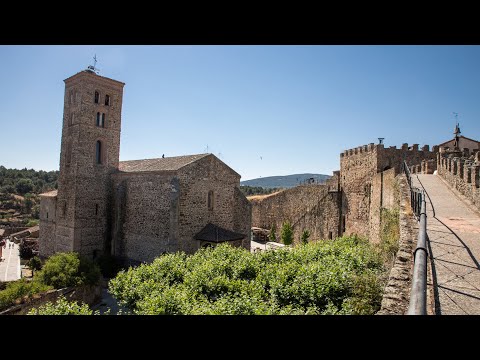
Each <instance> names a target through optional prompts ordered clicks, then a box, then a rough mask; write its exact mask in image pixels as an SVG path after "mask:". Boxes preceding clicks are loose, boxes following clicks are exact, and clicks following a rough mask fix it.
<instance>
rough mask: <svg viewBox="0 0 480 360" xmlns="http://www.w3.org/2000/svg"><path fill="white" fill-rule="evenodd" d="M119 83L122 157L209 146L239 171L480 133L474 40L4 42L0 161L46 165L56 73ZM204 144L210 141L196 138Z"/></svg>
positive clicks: (326, 162)
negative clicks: (93, 73) (93, 70)
mask: <svg viewBox="0 0 480 360" xmlns="http://www.w3.org/2000/svg"><path fill="white" fill-rule="evenodd" d="M94 54H96V55H97V59H98V63H97V67H98V68H99V69H100V75H102V76H106V77H110V78H112V79H116V80H119V81H122V82H125V83H126V85H125V88H124V102H123V110H122V133H121V145H120V160H134V159H145V158H155V157H161V156H162V154H165V156H178V155H187V154H197V153H204V152H211V153H213V154H215V155H217V156H218V157H219V158H220V159H221V160H222V161H224V162H225V163H227V164H228V165H229V166H230V167H232V168H233V169H234V170H235V171H237V172H238V173H239V174H240V175H242V180H248V179H252V178H257V177H265V176H273V175H287V174H294V173H321V174H328V175H331V172H332V171H334V170H337V169H339V167H340V163H339V154H340V153H341V152H342V151H343V150H346V149H349V148H353V147H357V146H360V145H364V144H368V143H371V142H374V143H377V142H378V139H377V138H378V137H384V138H385V141H384V142H385V145H386V146H392V145H396V146H397V147H398V146H401V144H402V143H405V142H406V143H409V144H414V143H418V144H420V146H422V145H424V144H428V145H430V146H432V145H435V144H439V143H441V142H444V141H446V140H449V139H450V138H452V137H453V129H454V127H455V118H454V115H453V114H452V112H457V113H458V114H459V115H458V120H459V122H460V128H461V130H462V135H464V136H467V137H470V138H474V139H480V46H457V45H453V46H433V45H432V46H420V45H416V46H404V45H402V46H398V45H396V46H385V45H380V46H365V45H357V46H324V45H322V46H320V45H312V46H303V45H302V46H293V45H288V46H287V45H279V46H266V45H255V46H245V45H241V46H225V45H215V46H203V45H195V46H159V45H151V46H136V45H135V46H117V45H111V46H99V45H92V46H88V45H82V46H60V45H56V46H38V45H37V46H25V45H21V46H1V45H0V64H1V67H0V142H1V145H2V146H1V150H0V165H3V166H6V167H8V168H24V167H27V168H34V169H36V170H40V169H42V170H57V169H58V167H59V156H60V140H61V123H62V117H63V96H64V82H63V80H64V79H66V78H68V77H69V76H71V75H73V74H75V73H77V72H79V71H81V70H83V69H85V68H86V67H87V66H88V65H90V64H92V63H93V60H92V57H93V55H94ZM207 149H208V150H207Z"/></svg>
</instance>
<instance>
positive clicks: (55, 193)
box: [40, 190, 58, 196]
mask: <svg viewBox="0 0 480 360" xmlns="http://www.w3.org/2000/svg"><path fill="white" fill-rule="evenodd" d="M57 193H58V190H52V191H47V192H44V193H43V194H40V196H57Z"/></svg>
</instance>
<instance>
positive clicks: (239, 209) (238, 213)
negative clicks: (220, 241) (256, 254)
mask: <svg viewBox="0 0 480 360" xmlns="http://www.w3.org/2000/svg"><path fill="white" fill-rule="evenodd" d="M233 196H234V199H233V212H232V217H233V229H236V230H235V231H236V232H238V233H240V234H246V235H247V237H246V238H244V239H242V240H240V244H232V245H234V246H242V247H244V248H245V249H247V250H248V251H250V246H251V243H250V240H251V236H250V234H251V229H252V204H250V201H248V200H247V198H246V197H245V195H244V194H243V192H242V191H241V190H240V188H239V187H237V186H235V189H234V193H233Z"/></svg>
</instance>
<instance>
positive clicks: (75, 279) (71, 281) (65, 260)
mask: <svg viewBox="0 0 480 360" xmlns="http://www.w3.org/2000/svg"><path fill="white" fill-rule="evenodd" d="M37 277H38V278H39V279H40V281H41V282H42V283H44V284H47V285H51V286H53V287H54V288H55V289H61V288H65V287H69V286H79V285H95V284H97V283H98V281H99V280H100V268H99V267H98V265H96V264H94V263H93V262H92V261H90V260H89V259H87V258H84V257H82V256H79V255H78V253H75V252H69V253H56V254H55V255H53V256H51V257H49V258H48V260H47V261H46V262H45V265H43V269H42V270H41V271H39V272H38V273H37Z"/></svg>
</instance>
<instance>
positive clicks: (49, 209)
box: [38, 196, 57, 257]
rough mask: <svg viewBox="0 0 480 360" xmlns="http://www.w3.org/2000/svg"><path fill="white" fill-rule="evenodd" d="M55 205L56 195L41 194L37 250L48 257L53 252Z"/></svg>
mask: <svg viewBox="0 0 480 360" xmlns="http://www.w3.org/2000/svg"><path fill="white" fill-rule="evenodd" d="M56 207H57V197H56V196H42V198H41V201H40V235H39V240H38V250H39V253H40V255H41V256H42V257H48V256H51V255H53V254H54V253H55V232H56V214H55V211H56Z"/></svg>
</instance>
